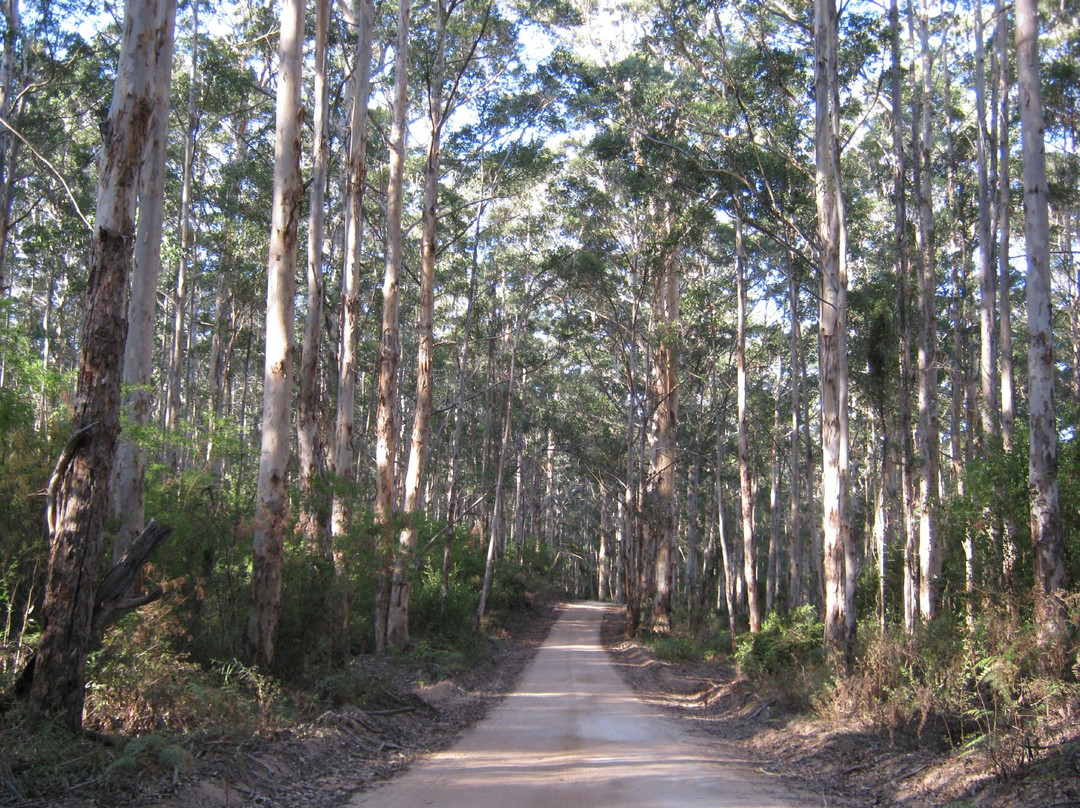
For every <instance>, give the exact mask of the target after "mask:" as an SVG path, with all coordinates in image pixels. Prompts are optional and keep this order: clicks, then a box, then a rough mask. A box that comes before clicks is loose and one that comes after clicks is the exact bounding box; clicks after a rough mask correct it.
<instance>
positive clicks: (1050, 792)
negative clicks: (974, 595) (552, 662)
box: [603, 612, 1080, 808]
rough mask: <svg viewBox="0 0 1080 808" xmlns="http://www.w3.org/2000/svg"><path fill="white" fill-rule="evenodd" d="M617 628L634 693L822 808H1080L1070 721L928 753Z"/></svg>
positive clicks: (1077, 746) (607, 632)
mask: <svg viewBox="0 0 1080 808" xmlns="http://www.w3.org/2000/svg"><path fill="white" fill-rule="evenodd" d="M624 625H625V624H624V622H623V620H622V618H621V615H616V614H615V613H611V612H609V614H608V619H607V620H606V621H605V624H604V630H603V641H604V645H605V646H606V647H607V649H608V651H609V653H610V654H611V656H612V658H613V660H614V661H615V664H616V667H617V668H618V669H619V671H620V673H621V674H622V676H623V678H624V679H625V680H626V681H627V682H628V683H629V684H630V686H631V687H632V688H633V689H634V690H635V692H636V693H637V694H638V696H639V697H640V698H642V699H644V700H646V701H648V702H651V703H657V704H661V705H663V706H664V707H666V708H667V709H668V710H670V711H671V712H672V713H674V714H677V715H678V716H680V717H681V718H682V719H683V720H685V721H686V722H688V723H690V724H692V725H694V726H695V731H697V732H701V733H704V734H705V735H706V736H707V737H709V738H720V739H724V740H728V741H735V742H737V743H738V744H740V746H742V747H743V748H744V749H745V751H746V754H747V756H748V757H750V758H752V759H756V760H757V761H758V763H759V768H760V771H763V772H767V773H769V774H773V775H776V776H777V777H779V778H784V779H788V780H791V781H796V782H799V781H801V782H803V783H805V784H807V785H809V786H811V787H812V788H813V789H814V790H815V791H817V792H819V793H820V794H821V796H822V805H825V806H831V807H833V808H869V806H901V807H902V808H940V807H941V806H948V808H988V807H989V806H995V808H1021V807H1023V808H1029V807H1030V808H1068V807H1075V808H1080V727H1078V726H1077V723H1076V721H1075V720H1071V719H1070V718H1069V717H1062V720H1061V721H1060V723H1059V726H1058V732H1057V733H1056V735H1055V736H1054V737H1053V742H1052V743H1048V742H1047V740H1048V739H1047V738H1043V739H1041V740H1040V741H1038V742H1036V741H1035V739H1032V738H1027V739H1025V738H1018V739H1012V742H1013V746H1012V747H1007V746H1006V745H1004V744H1003V745H1002V746H1001V747H997V748H994V749H992V750H989V751H979V752H975V753H971V754H962V753H961V751H960V750H949V749H946V748H941V749H936V750H935V749H931V748H928V747H929V745H928V744H921V743H919V742H918V740H917V739H915V738H906V737H893V738H890V737H889V735H888V733H886V732H882V731H876V730H875V729H874V728H873V727H868V726H864V725H860V724H858V723H856V722H851V723H849V724H846V725H841V724H838V723H836V722H833V721H825V720H822V719H820V718H818V717H815V716H814V715H812V714H806V713H802V714H799V713H797V712H789V711H785V710H783V709H782V704H783V703H784V701H785V696H784V693H783V691H782V690H777V691H776V692H768V691H767V690H766V689H765V688H764V687H762V688H760V689H755V686H754V685H753V684H752V683H751V682H749V681H748V680H747V679H745V678H744V677H741V676H739V675H738V673H737V672H736V671H735V670H734V669H733V668H731V667H730V666H726V665H724V664H722V663H717V662H686V663H668V662H662V661H659V660H657V659H655V658H653V657H652V656H651V655H650V654H649V651H648V649H647V648H646V647H645V646H643V645H641V644H640V643H637V642H632V641H628V640H627V639H626V637H625V634H624V632H623V629H624ZM1007 755H1008V756H1011V757H1010V760H1008V761H1006V760H1003V757H1004V756H1007ZM1006 768H1007V769H1008V776H1002V771H1003V770H1004V769H1006Z"/></svg>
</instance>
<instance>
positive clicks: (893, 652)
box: [817, 607, 1080, 777]
mask: <svg viewBox="0 0 1080 808" xmlns="http://www.w3.org/2000/svg"><path fill="white" fill-rule="evenodd" d="M1073 623H1074V625H1075V624H1077V620H1076V615H1074V616H1073ZM866 633H867V634H869V635H870V637H871V639H870V640H869V642H868V644H867V647H866V651H865V654H864V655H863V658H862V660H861V661H860V663H859V665H858V667H857V670H856V671H855V672H854V673H853V674H852V675H850V676H848V677H846V678H844V679H841V680H839V681H838V682H836V683H835V684H834V685H833V687H832V689H830V690H828V691H825V692H824V693H823V694H822V695H820V696H819V697H818V699H817V704H818V709H819V710H820V711H821V712H823V713H825V714H826V715H833V714H836V713H841V714H847V715H851V714H855V715H858V716H861V717H864V718H865V719H867V720H869V721H870V722H871V723H873V724H874V725H875V726H877V727H878V728H879V729H880V730H882V731H885V732H888V733H889V734H890V736H892V737H894V738H898V737H909V738H914V739H918V741H919V742H920V743H922V744H932V745H938V746H940V747H943V748H954V749H961V750H964V751H965V752H967V753H973V752H976V751H977V752H981V753H985V754H986V755H987V756H988V757H989V759H990V761H991V764H992V765H993V767H994V770H995V773H997V774H998V775H999V776H1003V777H1004V776H1009V775H1010V774H1012V773H1014V772H1015V771H1016V770H1017V769H1018V768H1019V767H1020V766H1021V765H1023V764H1024V763H1025V762H1027V759H1026V756H1027V755H1029V754H1030V751H1031V748H1030V743H1029V741H1030V739H1031V738H1032V737H1035V736H1037V735H1038V733H1039V732H1040V728H1041V727H1042V725H1043V724H1044V723H1045V722H1046V721H1047V720H1049V719H1052V718H1054V717H1055V716H1056V715H1058V713H1059V712H1060V711H1061V710H1062V709H1066V708H1067V705H1068V704H1070V703H1072V700H1074V699H1076V698H1077V696H1078V695H1080V687H1078V686H1077V684H1076V682H1075V677H1074V676H1073V675H1069V676H1066V677H1064V678H1063V677H1061V676H1059V675H1058V674H1057V673H1056V672H1055V673H1054V674H1053V675H1051V676H1049V677H1048V676H1047V675H1046V673H1045V660H1044V653H1043V651H1042V650H1041V649H1040V647H1039V645H1038V642H1037V640H1036V633H1035V630H1034V627H1032V626H1031V625H1029V624H1026V623H1024V622H1022V621H1021V620H1019V619H1018V618H1017V616H1016V614H1014V613H1013V614H1011V613H1009V611H1008V610H1007V609H1004V608H1000V607H998V608H988V609H985V610H983V611H981V612H980V613H979V614H978V615H977V616H976V618H975V621H974V625H973V626H972V628H971V629H968V628H967V627H966V626H965V625H964V624H963V623H962V622H960V621H957V620H950V619H949V618H948V616H945V617H942V618H941V619H939V620H937V621H935V622H934V623H933V624H931V625H929V626H924V627H922V628H921V629H920V630H919V631H917V632H916V633H915V634H913V635H910V636H906V635H904V634H902V633H901V631H900V630H899V628H896V629H890V631H889V632H888V633H887V634H886V635H885V636H881V635H880V634H878V633H874V632H873V630H872V629H871V628H870V627H867V629H866ZM1025 738H1026V739H1028V741H1025Z"/></svg>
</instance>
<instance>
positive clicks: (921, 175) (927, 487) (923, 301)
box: [915, 0, 941, 622]
mask: <svg viewBox="0 0 1080 808" xmlns="http://www.w3.org/2000/svg"><path fill="white" fill-rule="evenodd" d="M927 2H928V0H923V7H922V11H921V13H920V15H919V20H918V28H919V46H920V54H921V64H922V94H921V109H920V110H919V114H918V120H919V124H920V127H921V131H919V132H917V133H916V137H915V143H916V148H915V190H916V198H917V200H918V227H917V228H916V231H915V238H916V247H917V249H918V253H919V276H918V281H919V283H918V288H919V423H918V428H917V430H916V433H917V434H916V441H917V443H918V453H919V459H920V470H919V471H920V473H919V613H920V615H921V616H922V619H923V620H926V621H928V622H929V621H931V620H934V619H935V618H936V617H937V615H938V611H939V609H940V607H941V602H940V601H941V592H940V577H941V547H940V542H939V537H938V535H937V524H936V523H937V504H938V467H939V441H938V403H937V383H938V372H937V313H936V310H937V306H936V305H935V296H936V291H937V281H936V276H937V265H936V260H935V257H934V249H935V248H934V227H935V225H934V207H933V198H932V193H933V183H932V174H931V170H932V169H931V151H932V145H933V116H932V112H933V91H934V85H933V75H932V72H931V55H930V24H929V20H928V16H927V15H928V11H927V9H926V5H927Z"/></svg>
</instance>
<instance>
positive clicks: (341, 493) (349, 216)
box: [330, 0, 375, 617]
mask: <svg viewBox="0 0 1080 808" xmlns="http://www.w3.org/2000/svg"><path fill="white" fill-rule="evenodd" d="M374 16H375V3H374V0H358V2H357V7H356V25H357V34H356V53H355V57H354V59H353V97H352V112H351V115H350V119H349V155H348V161H347V165H346V169H345V174H346V180H345V263H344V268H343V270H342V275H341V307H340V315H339V318H340V338H339V340H338V369H337V372H338V400H337V413H336V418H335V425H334V447H333V453H332V455H331V462H330V465H331V466H332V468H333V473H334V476H335V477H336V478H337V481H338V483H339V485H341V484H346V483H348V482H351V481H352V479H353V436H354V431H355V424H356V376H357V367H356V348H357V342H358V341H359V334H360V257H361V256H360V248H361V241H362V239H363V229H364V219H363V207H362V205H363V201H364V189H365V186H366V184H367V139H368V138H367V129H368V98H369V97H370V95H371V29H372V25H373V20H374ZM344 488H345V490H335V491H334V498H333V503H332V505H331V514H330V532H331V535H333V536H334V537H335V538H337V537H340V536H343V535H344V534H345V533H346V532H348V530H349V528H350V527H351V526H352V505H351V502H352V498H353V494H352V493H351V492H349V491H348V488H347V486H344ZM344 561H345V559H344V558H343V557H342V556H341V555H340V554H338V553H335V566H336V568H337V572H338V574H339V575H340V574H342V572H343V571H344ZM342 616H343V617H344V615H342Z"/></svg>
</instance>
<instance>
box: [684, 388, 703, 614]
mask: <svg viewBox="0 0 1080 808" xmlns="http://www.w3.org/2000/svg"><path fill="white" fill-rule="evenodd" d="M704 406H705V393H704V390H702V391H701V395H699V396H698V411H699V412H703V411H704ZM704 421H705V419H704V418H698V421H697V429H696V430H695V434H694V454H695V460H694V464H693V465H692V466H691V467H690V475H689V479H688V480H687V485H686V565H685V568H684V569H685V572H684V574H683V579H684V580H685V582H686V585H685V589H684V592H683V594H684V596H685V597H684V602H685V604H686V610H687V612H690V611H692V610H693V604H694V603H695V602H696V601H697V600H698V598H697V597H696V592H695V589H696V587H697V578H698V571H699V569H700V563H699V559H700V550H699V545H700V539H699V534H700V531H699V529H698V528H699V525H698V515H699V513H698V512H699V510H700V509H699V506H698V491H699V489H700V487H701V453H700V451H699V449H698V447H700V446H701V429H702V426H703V425H704Z"/></svg>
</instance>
